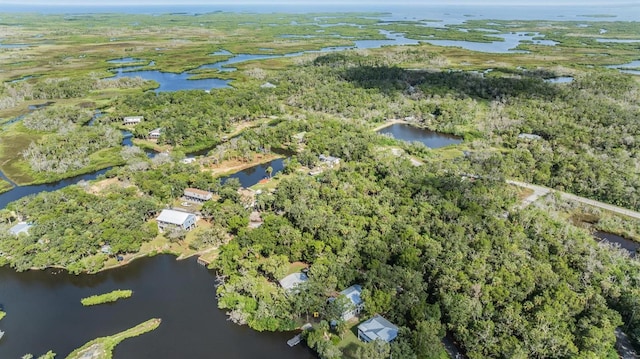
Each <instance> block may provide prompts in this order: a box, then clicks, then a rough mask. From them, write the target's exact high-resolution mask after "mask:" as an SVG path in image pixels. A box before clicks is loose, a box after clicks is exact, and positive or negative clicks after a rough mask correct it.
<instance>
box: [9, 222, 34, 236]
mask: <svg viewBox="0 0 640 359" xmlns="http://www.w3.org/2000/svg"><path fill="white" fill-rule="evenodd" d="M31 227H32V225H31V224H29V223H27V222H18V224H16V225H15V226H13V227H11V228H9V232H10V233H11V234H13V235H14V236H17V235H19V234H20V233H24V234H29V228H31Z"/></svg>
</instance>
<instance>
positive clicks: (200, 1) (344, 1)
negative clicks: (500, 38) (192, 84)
mask: <svg viewBox="0 0 640 359" xmlns="http://www.w3.org/2000/svg"><path fill="white" fill-rule="evenodd" d="M514 3H515V4H514ZM637 3H638V0H524V1H523V0H520V1H518V0H396V1H393V0H236V1H229V0H183V1H177V0H0V6H1V5H2V4H11V5H22V6H29V5H33V6H55V5H60V6H83V7H84V6H144V5H153V6H167V5H173V6H176V5H177V6H188V5H200V6H202V5H231V4H233V5H244V4H246V5H314V6H324V5H327V6H329V5H332V4H336V5H360V4H362V5H391V4H393V5H396V6H397V5H401V6H410V5H420V6H429V5H435V6H439V5H443V6H451V5H465V6H469V5H477V6H499V5H511V6H513V5H526V6H571V5H580V6H590V5H593V6H598V5H599V6H610V5H619V4H637Z"/></svg>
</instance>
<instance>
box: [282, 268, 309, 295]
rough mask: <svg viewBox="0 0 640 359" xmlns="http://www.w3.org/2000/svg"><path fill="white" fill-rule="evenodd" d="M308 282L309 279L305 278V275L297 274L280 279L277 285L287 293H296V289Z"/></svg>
mask: <svg viewBox="0 0 640 359" xmlns="http://www.w3.org/2000/svg"><path fill="white" fill-rule="evenodd" d="M308 280H309V277H307V275H306V274H304V273H301V272H298V273H292V274H289V275H288V276H286V277H284V278H282V279H280V281H279V283H280V285H281V286H282V288H284V289H285V290H286V291H287V292H294V293H298V292H299V290H297V289H296V287H298V286H300V285H301V284H303V283H304V282H306V281H308Z"/></svg>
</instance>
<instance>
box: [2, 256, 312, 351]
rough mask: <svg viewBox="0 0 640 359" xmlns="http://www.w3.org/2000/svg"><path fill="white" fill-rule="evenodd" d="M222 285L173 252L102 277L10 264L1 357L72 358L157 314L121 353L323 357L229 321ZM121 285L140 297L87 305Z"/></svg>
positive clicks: (284, 335) (5, 279)
mask: <svg viewBox="0 0 640 359" xmlns="http://www.w3.org/2000/svg"><path fill="white" fill-rule="evenodd" d="M214 283H215V276H214V273H213V272H212V271H209V270H207V269H206V268H204V267H203V266H200V265H198V264H197V263H196V261H195V259H189V260H184V261H177V260H176V259H175V257H174V256H171V255H158V256H156V257H153V258H143V259H140V260H137V261H134V262H132V263H131V264H129V265H127V266H125V267H121V268H116V269H112V270H109V271H106V272H102V273H98V274H94V275H77V276H76V275H71V274H68V273H66V272H64V271H60V270H45V271H28V272H23V273H16V272H15V271H13V270H12V269H10V268H7V267H2V268H0V304H2V305H3V306H4V310H5V311H6V312H7V316H6V317H5V318H4V319H2V321H0V329H1V330H4V331H5V332H6V334H5V336H4V338H3V339H2V340H1V341H0V358H3V359H4V358H6V359H18V358H20V357H21V356H22V355H24V354H26V353H33V354H42V353H44V352H46V351H48V350H53V351H54V352H56V353H57V354H58V356H57V357H58V358H64V357H66V355H68V354H69V353H70V352H71V351H73V350H74V349H75V348H77V347H80V346H82V345H83V344H84V343H86V342H88V341H90V340H92V339H94V338H97V337H101V336H106V335H111V334H114V333H116V332H119V331H122V330H125V329H128V328H130V327H133V326H135V325H137V324H139V323H141V322H143V321H145V320H147V319H150V318H161V319H162V324H161V325H160V327H159V328H158V329H156V330H155V331H152V332H149V333H147V334H144V335H142V336H139V337H135V338H131V339H127V340H125V341H124V342H122V343H121V344H120V345H118V347H117V348H116V350H115V352H114V357H115V358H117V359H143V358H247V359H248V358H282V359H289V358H290V359H294V358H296V359H305V358H315V355H314V354H313V353H312V352H311V351H310V350H309V349H308V348H306V347H305V346H304V345H302V344H301V345H298V346H296V347H293V348H290V347H289V346H287V344H286V341H287V339H289V338H291V337H292V336H293V334H291V333H259V332H256V331H253V330H251V329H249V328H248V327H246V326H238V325H236V324H233V323H232V322H230V321H227V320H226V319H227V317H226V315H225V313H224V311H222V310H219V309H217V301H216V297H215V287H214ZM114 289H131V290H133V296H132V297H131V298H129V299H126V300H121V301H118V302H116V303H112V304H107V305H99V306H94V307H83V306H82V305H81V304H80V299H82V298H83V297H87V296H90V295H93V294H97V293H105V292H109V291H111V290H114Z"/></svg>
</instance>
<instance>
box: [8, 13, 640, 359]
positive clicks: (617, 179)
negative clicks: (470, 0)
mask: <svg viewBox="0 0 640 359" xmlns="http://www.w3.org/2000/svg"><path fill="white" fill-rule="evenodd" d="M382 15H383V14H376V13H362V14H357V13H352V14H338V13H336V14H325V13H322V14H321V13H316V14H241V13H236V14H228V13H204V14H197V15H187V14H164V15H158V16H152V15H141V14H138V15H135V16H133V15H127V14H82V15H73V16H72V15H69V16H63V15H35V14H2V15H1V16H0V18H1V26H2V29H3V31H4V33H6V34H5V35H3V36H4V41H6V42H7V43H16V44H17V43H20V44H23V43H24V44H25V45H28V46H24V47H10V48H2V49H0V65H1V66H2V68H3V70H4V71H3V72H1V73H0V79H1V80H2V81H3V85H2V87H0V117H2V118H3V121H2V123H4V126H3V128H2V132H1V133H0V145H1V147H0V169H2V171H3V172H4V173H5V174H6V176H7V177H8V178H9V179H11V180H12V181H13V182H15V183H17V184H18V185H21V184H27V183H44V182H47V181H52V180H55V179H59V178H63V177H68V176H74V175H78V174H81V173H89V172H93V171H95V170H98V169H104V168H108V167H111V168H110V169H109V170H108V171H106V173H105V175H104V178H101V181H100V182H98V183H89V184H88V183H82V184H80V185H77V186H69V187H67V188H64V189H61V190H58V191H55V192H50V193H40V194H37V195H34V196H29V197H25V198H22V199H20V200H18V201H15V202H13V203H11V204H9V205H8V206H7V207H6V208H5V209H3V210H2V211H1V212H0V215H1V216H0V219H1V220H2V221H3V226H4V227H6V228H7V229H8V228H9V227H11V226H12V225H13V224H14V223H15V222H16V221H28V222H29V223H32V224H33V227H31V228H30V229H29V233H28V234H20V235H17V236H16V235H12V234H9V233H8V232H7V231H3V232H2V233H0V254H1V256H0V264H8V265H11V266H12V267H14V268H16V269H17V270H27V269H30V268H46V267H64V268H66V269H68V270H69V271H71V272H72V273H79V272H96V271H99V270H102V269H104V268H109V267H111V266H116V265H118V262H117V257H118V256H127V259H130V258H135V257H136V256H139V255H145V254H148V253H156V252H161V251H168V252H174V253H178V254H184V255H190V254H194V253H209V255H211V256H212V257H211V258H214V260H213V262H212V263H211V267H212V268H215V269H216V270H217V272H218V288H217V296H218V305H219V307H220V308H222V309H225V310H226V311H228V315H229V317H230V319H232V320H233V321H234V322H236V323H239V324H247V325H249V326H250V327H251V328H253V329H256V330H259V331H265V330H266V331H276V330H280V331H282V330H291V329H294V328H297V327H299V326H300V325H301V324H303V323H305V322H306V321H308V320H310V318H312V317H314V314H315V313H318V315H319V316H320V318H321V319H322V321H318V322H317V323H315V324H316V326H315V329H314V330H312V331H310V332H309V333H308V334H307V335H306V336H307V342H308V343H309V345H310V346H312V347H313V348H314V349H315V350H316V351H317V352H318V353H319V355H320V356H321V357H322V358H337V357H341V356H344V357H349V358H364V357H367V358H373V357H375V355H378V356H379V355H382V354H381V353H387V354H391V355H393V357H394V358H422V357H437V356H439V355H443V354H442V353H443V347H442V345H441V340H442V338H443V337H444V335H445V333H447V332H448V333H450V335H451V336H452V337H453V338H455V340H456V341H457V342H458V343H459V344H460V348H461V349H462V350H463V351H464V353H465V354H466V355H467V356H468V357H470V358H484V357H492V356H495V357H518V358H525V357H580V356H583V357H599V358H607V357H615V356H616V355H617V354H616V353H615V349H614V344H615V335H614V330H615V328H616V327H622V328H623V329H624V330H625V332H627V333H628V334H629V336H630V338H631V339H632V340H633V341H634V343H635V344H640V318H639V317H638V316H637V315H636V312H637V311H638V310H640V304H639V303H638V301H637V297H638V295H640V283H639V282H638V279H637V278H639V277H640V276H639V274H640V266H639V265H638V262H637V260H636V259H633V258H630V257H629V255H628V254H627V253H624V252H622V251H619V250H617V249H616V248H611V247H610V246H605V245H600V244H598V243H597V242H596V241H594V240H593V239H592V237H591V234H590V232H589V231H588V230H587V229H585V228H582V226H581V225H580V224H579V223H577V221H573V220H572V218H575V217H576V216H585V215H593V216H594V218H592V219H593V220H592V222H593V223H595V224H594V225H595V226H596V229H601V230H607V231H611V232H613V233H618V234H629V238H633V239H636V240H637V239H638V232H639V231H638V224H637V221H635V220H632V219H628V218H622V217H618V216H615V215H612V214H609V213H599V212H598V213H593V210H592V209H589V208H581V207H579V208H578V207H576V205H574V204H566V203H561V202H558V201H555V200H554V198H547V199H545V200H544V201H541V202H540V203H536V204H535V205H530V206H528V207H525V208H521V207H520V204H519V203H518V200H519V196H520V195H521V194H520V193H518V191H517V190H516V189H514V188H512V187H510V186H508V185H507V184H506V183H505V182H504V179H506V178H512V179H519V180H522V181H526V182H530V183H535V184H540V185H545V186H549V187H552V188H556V189H559V190H564V191H567V192H571V193H574V194H577V195H581V196H584V197H588V198H592V199H597V200H600V201H604V202H607V203H611V204H615V205H619V206H623V207H625V208H629V209H632V210H636V211H638V210H639V209H640V172H639V171H638V170H637V169H638V166H639V157H640V118H638V117H639V114H640V112H639V111H638V103H637V96H638V93H639V90H640V83H639V82H638V77H637V76H633V75H632V74H625V73H621V72H620V71H618V69H617V68H609V67H608V66H612V65H616V64H624V63H633V62H632V61H636V60H638V58H639V57H640V54H639V53H638V49H637V44H636V45H634V43H633V42H629V41H624V42H608V41H601V39H603V38H609V39H624V40H634V39H638V38H640V32H639V31H638V29H639V27H638V23H637V22H622V21H613V20H611V21H609V19H607V20H603V19H601V18H597V19H595V20H591V21H588V26H582V25H584V22H585V21H582V22H577V21H549V20H540V21H522V20H513V21H512V20H473V19H468V20H467V21H466V22H465V23H463V24H459V25H456V24H451V25H443V26H442V27H426V26H416V25H418V23H422V22H421V21H409V20H407V21H392V22H389V21H382V20H378V18H380V17H381V16H382ZM345 24H348V25H345ZM602 29H606V32H603V31H602ZM398 33H402V34H403V36H404V37H405V38H408V39H410V40H414V41H416V42H419V41H427V40H444V41H462V42H461V43H460V44H461V45H462V46H464V42H465V41H466V42H474V43H491V42H502V41H504V40H505V37H501V36H499V35H515V36H517V37H522V38H526V39H528V40H526V41H517V44H516V47H514V48H513V49H514V50H516V51H506V52H505V53H487V52H475V51H470V50H468V49H465V48H461V47H439V46H434V45H431V44H428V43H425V42H422V43H418V44H415V45H410V46H393V47H381V48H375V49H373V48H372V49H360V50H343V51H331V52H329V51H327V52H326V53H323V52H321V51H320V50H321V49H323V48H329V47H334V48H335V47H342V46H345V47H349V46H354V45H355V41H358V40H384V39H386V38H387V36H391V35H392V34H396V35H397V34H398ZM520 34H522V36H520ZM542 41H548V42H542ZM507 50H510V49H507ZM304 51H307V53H301V54H299V55H297V56H276V55H284V54H290V53H294V52H304ZM311 51H318V52H311ZM233 54H262V55H273V56H272V57H270V56H264V57H263V58H262V59H255V58H254V59H253V60H251V61H239V62H234V63H233V66H234V68H236V69H237V70H236V71H225V70H224V69H225V68H223V67H219V68H215V67H214V66H207V67H203V65H211V64H215V63H219V62H221V61H225V60H228V59H230V58H232V57H233V56H234V55H233ZM118 59H119V60H118ZM114 60H115V61H114ZM125 60H126V61H125ZM125 66H126V67H129V66H134V67H137V66H142V68H134V69H133V70H150V71H161V72H164V73H168V74H177V73H179V74H185V73H186V74H190V75H192V76H193V77H192V78H193V79H196V78H197V79H214V78H218V79H222V80H225V83H226V81H229V85H230V86H231V87H230V88H223V89H207V90H208V91H202V90H197V89H194V90H181V91H162V92H154V91H150V90H153V89H157V88H158V86H161V85H162V84H159V83H154V82H153V81H145V80H143V79H140V78H131V77H126V76H125V77H120V76H124V75H125V74H126V73H127V72H121V73H119V75H118V76H119V77H117V78H114V77H113V75H114V71H112V69H113V68H117V67H125ZM125 70H131V68H129V69H125ZM562 77H570V78H572V81H570V82H566V83H562V82H560V83H557V82H550V81H548V80H549V79H554V78H562ZM16 80H20V81H16ZM188 81H189V80H187V82H188ZM266 83H269V84H270V85H271V86H264V85H265V84H266ZM43 101H51V102H54V103H53V104H51V105H50V106H47V107H45V108H39V109H36V110H33V111H31V112H30V111H29V106H30V105H34V104H39V103H42V102H43ZM98 110H99V111H101V113H102V114H103V116H100V117H98V118H95V121H94V122H93V123H92V124H91V125H89V122H90V120H91V118H92V117H94V116H93V115H94V114H95V113H96V112H95V111H98ZM21 115H23V116H24V117H22V118H21V119H20V120H17V121H13V120H12V119H15V118H16V117H17V116H21ZM133 115H136V116H142V117H143V118H144V120H143V121H142V122H140V123H139V124H136V125H134V126H127V127H125V126H124V125H123V122H122V121H123V118H124V117H127V116H133ZM397 119H402V120H403V122H408V123H410V124H411V125H412V126H415V127H421V128H422V129H424V130H429V131H437V132H438V133H442V134H446V135H448V136H451V138H452V139H455V140H456V141H452V143H451V145H450V146H444V147H441V148H429V146H425V144H424V143H421V142H419V141H413V142H403V141H400V140H396V139H394V138H391V137H389V136H383V135H380V134H378V133H376V132H375V131H374V129H376V128H378V127H379V126H381V125H382V124H385V123H386V122H387V121H389V120H397ZM124 129H126V130H129V131H130V132H131V133H132V134H133V136H134V137H135V139H134V140H133V144H134V146H128V147H122V146H121V143H122V134H121V132H120V131H119V130H124ZM156 129H160V135H159V137H158V138H150V136H149V135H150V133H151V131H153V130H156ZM522 135H525V136H522ZM453 136H457V137H453ZM140 147H146V148H153V149H156V150H159V151H166V153H163V154H161V155H155V156H151V158H150V157H149V156H147V155H146V154H145V153H144V151H142V150H141V149H140ZM433 147H435V146H433ZM196 151H200V153H202V155H200V156H199V157H197V158H195V159H194V160H193V161H183V160H184V159H185V157H186V155H187V154H189V153H193V152H196ZM279 151H287V157H288V158H287V159H286V160H282V163H283V169H282V171H281V172H279V173H277V174H276V175H275V176H273V178H267V179H266V182H267V183H266V184H265V183H262V184H258V185H256V186H255V187H254V189H255V190H260V193H259V194H255V195H254V196H253V197H251V198H248V199H247V198H246V196H243V195H242V194H241V192H238V189H239V187H240V185H239V181H237V180H224V181H222V180H221V179H220V178H219V175H220V173H222V172H225V170H227V171H228V170H229V169H232V168H242V167H243V166H248V165H249V164H254V163H256V162H263V161H265V160H269V159H273V158H275V155H274V153H279ZM319 155H325V156H334V157H338V158H340V159H341V163H340V165H339V166H335V167H333V168H329V167H327V166H324V167H323V164H322V161H320V160H319ZM314 170H317V172H313V171H314ZM266 172H269V175H268V177H272V176H271V174H272V172H273V168H271V171H266ZM276 172H277V171H276ZM310 172H313V173H315V174H316V175H315V176H309V173H310ZM5 187H6V186H4V185H3V187H0V188H5ZM189 187H195V188H199V189H202V190H207V191H211V192H212V193H213V194H214V198H213V199H212V200H211V201H208V202H206V203H205V204H203V205H199V204H198V205H194V208H193V210H194V211H197V212H198V214H199V216H200V221H199V226H198V228H197V229H195V230H194V231H192V232H189V233H183V232H179V231H176V232H172V233H164V234H163V233H159V232H158V230H157V226H156V223H155V221H154V218H155V216H156V215H157V213H158V212H159V211H160V210H161V209H163V208H167V207H171V206H175V204H176V203H180V202H181V199H180V197H181V196H182V193H183V190H184V189H185V188H189ZM256 193H257V192H256ZM254 202H255V203H254ZM252 211H255V212H258V213H259V215H260V217H261V225H260V226H258V227H257V228H252V227H251V226H250V225H249V224H250V218H251V217H252ZM107 244H108V245H109V246H110V248H111V253H110V254H107V253H102V252H101V248H102V247H103V246H104V245H107ZM211 253H213V254H211ZM301 267H306V268H308V276H309V280H308V282H307V283H305V285H304V286H303V287H302V288H301V289H300V292H299V293H297V294H295V295H291V294H290V293H289V295H288V294H287V292H285V291H284V290H283V289H282V288H280V287H279V286H278V285H277V282H278V280H279V279H281V278H282V277H283V276H284V275H285V274H288V273H291V272H295V271H296V270H298V269H300V268H301ZM354 283H359V284H361V285H362V287H363V288H364V290H363V294H362V298H363V299H364V301H365V303H366V304H365V309H364V312H363V314H362V316H361V318H362V319H365V318H366V317H368V316H369V315H374V314H382V315H384V316H385V317H386V318H388V319H389V320H391V321H392V322H394V323H395V324H397V325H398V326H399V327H400V331H399V336H398V338H397V339H396V340H395V341H394V342H393V343H392V344H390V345H386V344H385V345H382V347H375V345H377V344H371V345H364V344H360V343H359V342H358V341H357V340H356V339H355V338H354V335H353V333H352V332H351V331H350V330H349V328H350V327H353V325H354V323H338V325H336V326H334V327H333V328H330V326H329V323H330V322H331V320H338V322H340V320H339V318H337V316H336V313H339V312H337V309H336V308H335V307H334V306H332V305H329V304H328V303H327V300H326V298H327V297H329V296H331V295H333V294H335V293H336V292H339V291H340V290H342V289H344V288H346V287H348V286H350V285H352V284H354ZM92 345H97V344H92ZM376 353H377V354H376ZM387 356H388V355H387Z"/></svg>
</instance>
